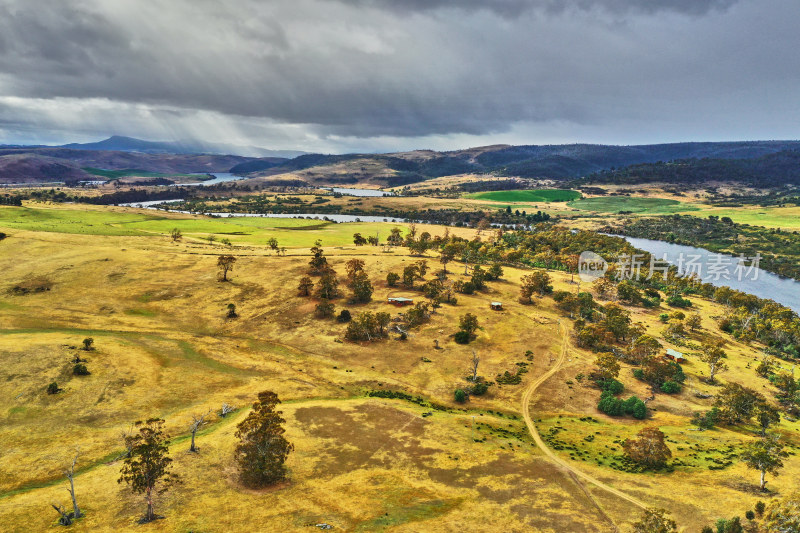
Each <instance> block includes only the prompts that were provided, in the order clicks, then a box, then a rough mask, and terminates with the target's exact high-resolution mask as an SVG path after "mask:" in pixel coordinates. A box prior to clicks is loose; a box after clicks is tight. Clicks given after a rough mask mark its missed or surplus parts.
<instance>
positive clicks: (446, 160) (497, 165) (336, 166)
mask: <svg viewBox="0 0 800 533" xmlns="http://www.w3.org/2000/svg"><path fill="white" fill-rule="evenodd" d="M786 150H800V142H798V141H753V142H719V143H675V144H654V145H640V146H607V145H592V144H572V145H550V146H537V145H529V146H509V145H494V146H484V147H477V148H470V149H466V150H457V151H451V152H435V151H430V150H416V151H412V152H398V153H391V154H345V155H322V154H308V155H303V156H300V157H297V158H295V159H292V160H290V161H287V162H285V163H283V164H280V165H277V166H275V167H273V168H269V169H267V170H264V171H259V172H255V173H253V176H255V177H262V176H274V175H277V174H285V173H292V174H294V175H296V176H297V177H300V178H301V179H304V180H306V181H308V182H309V183H311V184H314V185H324V184H336V183H338V184H344V183H370V184H374V185H380V186H399V185H406V184H410V183H416V182H420V181H425V180H427V179H431V178H437V177H443V176H451V175H456V174H469V173H479V174H485V173H491V174H494V175H498V176H517V177H523V178H541V179H556V180H565V179H574V178H578V177H581V176H585V175H588V174H593V173H596V172H599V171H603V170H609V169H614V168H620V167H627V166H630V165H635V164H643V163H657V162H660V161H673V160H678V159H688V158H715V159H719V160H730V159H749V158H758V157H763V156H766V155H770V154H775V153H778V152H783V151H786Z"/></svg>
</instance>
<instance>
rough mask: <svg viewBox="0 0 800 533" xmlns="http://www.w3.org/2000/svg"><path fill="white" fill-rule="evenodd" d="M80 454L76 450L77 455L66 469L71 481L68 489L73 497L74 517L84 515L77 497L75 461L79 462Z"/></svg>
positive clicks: (66, 474) (68, 478)
mask: <svg viewBox="0 0 800 533" xmlns="http://www.w3.org/2000/svg"><path fill="white" fill-rule="evenodd" d="M78 455H79V453H78V452H77V451H76V452H75V457H73V458H72V464H71V465H70V466H69V468H67V469H66V470H65V471H64V475H65V476H67V480H68V481H69V488H68V489H67V491H68V492H69V495H70V497H71V498H72V509H73V512H74V515H73V518H80V517H81V516H83V513H81V510H80V508H79V507H78V500H77V499H76V498H75V463H77V462H78Z"/></svg>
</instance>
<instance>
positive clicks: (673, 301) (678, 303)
mask: <svg viewBox="0 0 800 533" xmlns="http://www.w3.org/2000/svg"><path fill="white" fill-rule="evenodd" d="M667 305H670V306H672V307H691V306H692V302H690V301H689V300H687V299H686V298H682V297H680V296H678V295H677V294H676V295H675V296H670V297H669V298H667Z"/></svg>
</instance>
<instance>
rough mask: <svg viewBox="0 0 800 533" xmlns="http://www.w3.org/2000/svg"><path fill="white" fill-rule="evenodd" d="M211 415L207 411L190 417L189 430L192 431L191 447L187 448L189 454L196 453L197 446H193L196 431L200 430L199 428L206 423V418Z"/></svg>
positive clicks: (209, 411)
mask: <svg viewBox="0 0 800 533" xmlns="http://www.w3.org/2000/svg"><path fill="white" fill-rule="evenodd" d="M210 414H211V410H210V409H209V410H208V411H206V412H205V413H204V414H202V415H199V416H198V415H192V424H191V425H190V426H189V429H191V431H192V445H191V446H189V451H190V452H196V451H197V446H195V445H194V437H195V435H197V430H198V429H200V426H202V425H203V423H204V422H205V421H206V417H207V416H208V415H210Z"/></svg>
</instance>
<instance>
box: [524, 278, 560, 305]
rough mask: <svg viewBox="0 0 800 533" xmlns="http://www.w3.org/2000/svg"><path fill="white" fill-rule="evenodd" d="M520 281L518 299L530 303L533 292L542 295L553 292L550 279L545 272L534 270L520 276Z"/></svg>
mask: <svg viewBox="0 0 800 533" xmlns="http://www.w3.org/2000/svg"><path fill="white" fill-rule="evenodd" d="M520 281H521V284H520V288H519V291H520V299H521V300H522V301H523V302H525V303H532V302H533V299H532V297H533V295H534V294H538V295H539V296H544V295H545V294H550V293H551V292H553V284H552V280H551V279H550V274H548V273H547V272H543V271H540V270H536V271H534V272H531V273H530V274H527V275H525V276H522V279H521V280H520Z"/></svg>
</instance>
